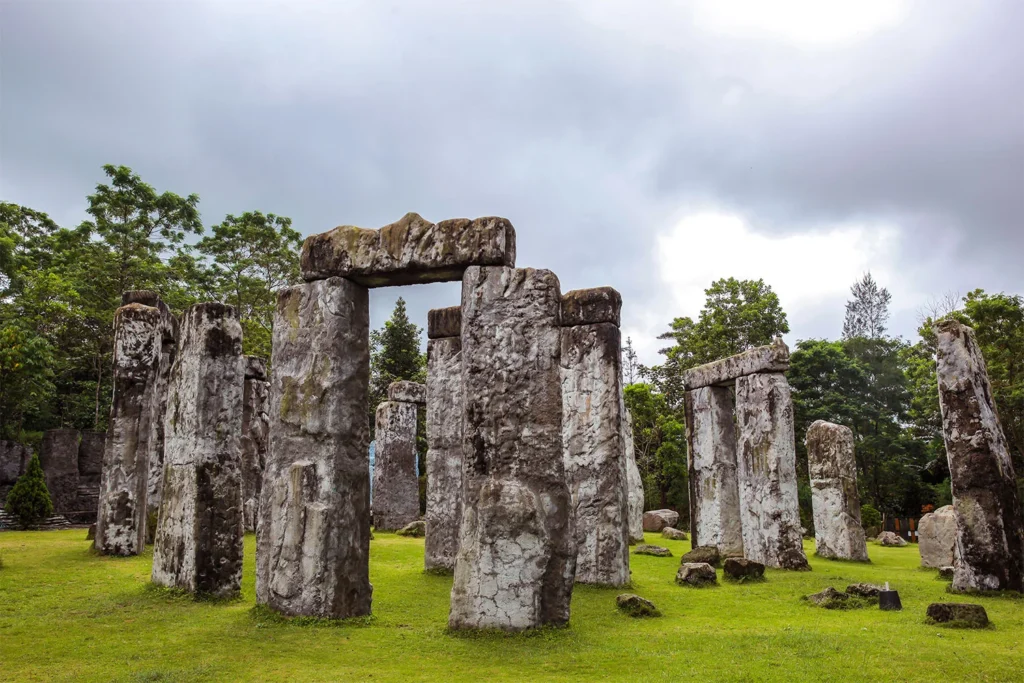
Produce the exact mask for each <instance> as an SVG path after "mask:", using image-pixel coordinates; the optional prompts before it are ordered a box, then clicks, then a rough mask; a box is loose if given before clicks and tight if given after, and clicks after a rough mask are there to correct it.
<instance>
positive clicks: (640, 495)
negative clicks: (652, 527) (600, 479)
mask: <svg viewBox="0 0 1024 683" xmlns="http://www.w3.org/2000/svg"><path fill="white" fill-rule="evenodd" d="M622 411H623V415H625V416H626V419H625V420H623V421H622V446H623V448H624V449H625V451H626V484H627V485H628V486H629V542H630V544H633V543H643V542H644V480H643V478H642V477H641V476H640V468H639V467H637V466H636V447H635V446H634V443H633V416H632V415H631V414H630V412H629V411H628V410H627V409H626V406H625V402H623V406H622Z"/></svg>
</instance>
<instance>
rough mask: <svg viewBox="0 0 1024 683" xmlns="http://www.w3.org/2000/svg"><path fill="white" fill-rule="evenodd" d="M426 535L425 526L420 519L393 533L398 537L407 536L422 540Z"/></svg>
mask: <svg viewBox="0 0 1024 683" xmlns="http://www.w3.org/2000/svg"><path fill="white" fill-rule="evenodd" d="M426 533H427V524H426V522H424V521H423V520H422V519H417V520H416V521H415V522H409V523H408V524H406V525H405V526H403V527H402V528H401V529H399V530H398V531H396V532H395V534H396V535H398V536H408V537H409V538H423V537H424V536H426Z"/></svg>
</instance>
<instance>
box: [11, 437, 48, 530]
mask: <svg viewBox="0 0 1024 683" xmlns="http://www.w3.org/2000/svg"><path fill="white" fill-rule="evenodd" d="M4 510H6V511H7V514H9V515H14V517H15V518H17V520H18V523H19V524H21V526H22V528H24V529H27V528H29V527H30V526H32V525H33V524H36V523H38V522H41V521H42V520H44V519H46V518H47V517H49V516H50V515H52V514H53V502H52V501H51V500H50V492H49V491H48V490H47V489H46V478H45V477H44V476H43V466H42V465H40V464H39V456H38V455H33V456H32V459H31V460H29V461H28V467H27V468H25V474H23V475H21V477H19V478H18V481H17V482H16V483H15V484H14V488H12V489H11V491H10V493H8V494H7V504H6V505H5V506H4Z"/></svg>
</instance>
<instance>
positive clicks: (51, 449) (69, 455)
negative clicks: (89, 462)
mask: <svg viewBox="0 0 1024 683" xmlns="http://www.w3.org/2000/svg"><path fill="white" fill-rule="evenodd" d="M79 438H80V434H79V432H78V430H77V429H48V430H46V432H44V433H43V443H42V444H41V445H40V447H39V464H40V465H42V466H43V474H44V475H45V477H46V488H47V490H48V491H49V492H50V500H51V501H52V502H53V512H54V514H56V515H63V514H66V513H68V512H75V511H77V509H78V440H79Z"/></svg>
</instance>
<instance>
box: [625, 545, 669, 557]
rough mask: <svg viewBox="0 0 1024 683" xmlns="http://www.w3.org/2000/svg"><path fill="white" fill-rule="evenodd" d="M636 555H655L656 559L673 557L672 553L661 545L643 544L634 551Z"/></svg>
mask: <svg viewBox="0 0 1024 683" xmlns="http://www.w3.org/2000/svg"><path fill="white" fill-rule="evenodd" d="M633 554H634V555H653V556H654V557H672V551H671V550H669V549H668V548H666V547H664V546H660V545H651V544H650V543H641V544H640V545H638V546H637V547H636V548H634V549H633Z"/></svg>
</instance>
